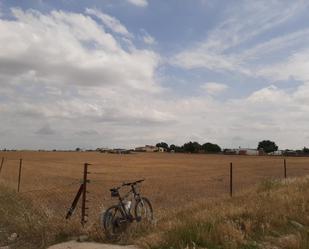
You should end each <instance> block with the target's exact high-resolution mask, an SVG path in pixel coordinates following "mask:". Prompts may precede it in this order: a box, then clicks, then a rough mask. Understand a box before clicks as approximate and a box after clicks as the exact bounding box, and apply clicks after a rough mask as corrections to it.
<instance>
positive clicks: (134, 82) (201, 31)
mask: <svg viewBox="0 0 309 249" xmlns="http://www.w3.org/2000/svg"><path fill="white" fill-rule="evenodd" d="M308 11H309V2H308V1H307V0H294V1H290V0H286V1H284V0H265V1H263V0H261V1H255V0H252V1H250V0H243V1H242V0H232V1H231V0H225V1H224V0H194V1H192V0H162V1H161V0H87V1H74V0H57V1H55V0H53V1H51V0H50V1H47V0H28V1H21V0H16V1H14V0H10V1H5V0H0V86H1V87H0V117H1V119H0V121H1V122H0V148H30V149H38V148H45V149H53V148H61V149H68V148H75V147H82V148H97V147H103V146H109V147H134V146H137V145H144V144H153V143H156V142H159V141H162V140H163V141H166V142H168V143H175V144H183V143H184V142H186V141H189V140H192V141H193V140H194V141H198V142H200V143H204V142H214V143H218V144H219V145H221V146H222V147H238V146H241V147H256V146H257V143H258V141H260V140H263V139H271V140H274V141H275V142H276V143H277V144H278V145H279V147H280V148H283V149H285V148H302V147H303V146H309V15H308Z"/></svg>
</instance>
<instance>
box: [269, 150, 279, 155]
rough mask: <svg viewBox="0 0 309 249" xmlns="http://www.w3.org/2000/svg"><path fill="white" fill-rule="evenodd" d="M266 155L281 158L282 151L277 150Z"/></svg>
mask: <svg viewBox="0 0 309 249" xmlns="http://www.w3.org/2000/svg"><path fill="white" fill-rule="evenodd" d="M268 155H270V156H282V155H283V151H282V150H277V151H274V152H270V153H268Z"/></svg>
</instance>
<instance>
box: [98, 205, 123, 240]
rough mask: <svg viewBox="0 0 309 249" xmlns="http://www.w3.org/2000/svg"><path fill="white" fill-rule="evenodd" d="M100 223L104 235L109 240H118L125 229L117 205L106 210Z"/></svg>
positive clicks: (120, 211)
mask: <svg viewBox="0 0 309 249" xmlns="http://www.w3.org/2000/svg"><path fill="white" fill-rule="evenodd" d="M122 220H124V221H122ZM102 223H103V228H104V232H105V235H106V237H107V238H108V239H110V240H118V239H119V238H120V236H121V234H122V233H123V232H125V230H126V229H127V222H126V219H125V215H124V213H123V211H122V209H121V208H120V207H119V206H117V205H114V206H111V207H110V208H108V209H107V210H106V212H105V213H104V216H103V220H102Z"/></svg>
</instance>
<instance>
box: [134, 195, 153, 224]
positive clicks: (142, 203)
mask: <svg viewBox="0 0 309 249" xmlns="http://www.w3.org/2000/svg"><path fill="white" fill-rule="evenodd" d="M134 212H135V213H134V214H135V219H136V220H137V221H138V222H146V223H147V222H149V223H151V222H152V221H153V209H152V205H151V203H150V201H149V200H148V199H147V198H146V197H142V198H141V199H140V200H138V201H137V202H136V204H135V209H134Z"/></svg>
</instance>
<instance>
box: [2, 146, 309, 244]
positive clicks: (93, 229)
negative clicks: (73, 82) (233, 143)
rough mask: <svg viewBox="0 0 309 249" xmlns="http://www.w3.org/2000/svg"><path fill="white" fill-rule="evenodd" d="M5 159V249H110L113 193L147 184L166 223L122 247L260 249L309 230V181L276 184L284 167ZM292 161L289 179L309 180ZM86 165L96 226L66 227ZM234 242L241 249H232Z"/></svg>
mask: <svg viewBox="0 0 309 249" xmlns="http://www.w3.org/2000/svg"><path fill="white" fill-rule="evenodd" d="M2 157H4V158H5V160H4V163H3V167H2V171H1V174H0V183H1V184H0V200H1V202H0V203H2V205H0V215H1V213H2V215H4V214H6V215H5V218H6V219H5V220H4V227H2V228H1V226H2V225H3V224H1V223H0V231H2V232H0V246H2V245H6V243H7V242H6V239H5V238H7V237H8V236H9V235H10V234H11V233H13V232H17V233H21V234H22V235H21V239H20V240H18V241H17V243H15V244H14V246H15V247H12V248H45V247H46V246H47V245H50V244H53V243H56V242H59V241H65V240H67V239H69V238H70V236H75V235H78V234H80V233H84V232H87V233H88V234H89V236H90V238H91V239H94V240H100V241H102V240H103V241H104V240H105V238H104V235H103V233H102V230H101V228H99V227H98V220H99V219H98V218H99V214H100V212H101V209H102V208H106V207H108V206H109V205H110V204H111V203H112V202H115V201H116V200H112V198H111V197H110V192H109V188H111V187H113V186H117V185H120V184H121V183H122V182H123V181H130V180H136V179H139V178H145V179H146V181H145V182H144V183H143V184H142V193H143V194H144V195H146V196H147V197H149V199H150V200H151V201H152V204H153V206H154V210H155V216H156V218H157V219H158V223H157V226H152V227H148V228H147V229H146V230H144V228H143V227H141V228H138V226H136V227H135V228H134V229H129V234H127V235H126V236H127V237H126V238H124V240H123V242H124V243H133V242H134V243H135V242H136V243H137V244H139V245H140V246H141V247H142V248H170V247H173V248H185V247H187V248H191V247H192V248H195V244H192V243H193V242H194V243H196V244H197V245H199V246H202V247H203V248H205V246H207V248H234V249H236V248H237V249H238V248H252V249H253V248H257V247H256V245H255V244H254V243H255V242H254V240H255V239H256V240H258V241H261V243H264V242H263V241H266V239H265V238H266V237H267V236H268V235H269V234H270V235H272V234H271V233H270V232H272V231H273V230H276V231H279V232H280V231H281V230H282V229H283V228H284V229H283V230H284V231H282V234H281V232H280V236H288V235H289V233H293V234H295V232H297V231H294V230H295V229H294V228H293V227H291V224H290V223H289V222H290V220H294V221H298V222H301V223H303V224H304V225H306V224H307V223H308V222H307V220H306V219H307V218H306V217H307V216H306V214H307V213H308V212H307V208H306V207H307V206H308V205H307V204H306V203H308V195H307V192H306V191H307V190H306V189H307V188H306V186H307V184H308V181H307V180H306V179H308V178H305V179H304V180H300V181H299V182H296V183H295V184H294V185H295V186H294V185H293V179H292V180H291V181H282V182H280V181H275V180H274V181H273V179H282V178H283V159H284V158H282V157H252V156H225V155H202V154H199V155H194V154H168V153H137V154H130V155H114V154H102V153H96V152H29V151H28V152H2V153H0V160H1V159H2ZM20 158H22V159H23V164H22V172H21V173H22V174H21V175H22V177H21V188H20V193H19V194H16V193H15V192H12V191H11V190H10V189H12V190H14V189H16V188H17V179H18V169H19V159H20ZM286 160H287V174H288V176H289V177H294V176H304V175H307V174H308V173H309V158H300V157H299V158H292V157H290V158H287V159H286ZM0 162H1V161H0ZM85 162H88V163H91V164H92V165H91V166H89V171H90V172H91V174H90V175H89V178H90V180H91V182H90V184H89V185H88V190H89V191H90V193H89V194H88V199H89V201H90V202H89V203H88V206H89V210H88V213H89V222H88V223H87V226H86V227H85V229H82V228H81V226H80V224H79V221H80V212H76V213H75V214H74V216H73V218H72V220H71V221H68V222H65V219H64V217H65V214H66V212H67V210H68V208H69V207H70V204H71V202H72V200H73V198H74V196H75V194H76V191H77V189H78V187H79V185H80V183H81V178H82V172H83V164H84V163H85ZM230 162H233V167H234V171H233V174H234V194H235V195H236V197H235V198H233V199H230V198H228V194H229V165H230ZM269 179H272V180H271V181H269ZM290 182H291V183H292V185H291V184H289V183H290ZM284 184H287V185H284ZM255 185H257V188H256V187H254V186H255ZM3 186H6V187H3ZM285 186H286V187H285ZM7 187H8V188H7ZM261 187H262V188H261ZM279 187H280V188H279ZM256 190H258V192H256ZM260 190H261V191H262V192H259V191H260ZM270 190H271V191H274V192H269V191H270ZM124 191H125V190H124ZM272 193H273V194H272ZM272 195H273V197H272ZM282 196H284V198H282ZM217 197H222V198H217ZM29 198H30V199H31V200H32V201H31V202H29ZM205 200H206V201H205ZM257 204H259V205H257ZM294 204H295V205H294ZM291 207H293V208H291ZM294 207H295V208H294ZM79 208H80V205H79ZM296 209H297V210H296ZM197 210H198V212H196V211H197ZM273 210H276V212H275V213H274V212H273ZM78 211H80V210H78ZM246 217H247V218H246ZM263 217H264V218H263ZM244 218H246V219H247V220H245V221H244V222H245V224H247V223H248V222H249V223H248V224H249V225H250V224H251V225H250V227H251V228H250V227H249V228H250V229H251V230H250V229H249V228H248V229H249V230H248V231H247V230H246V231H245V232H244V231H242V230H241V229H242V228H241V227H242V226H239V224H238V223H239V221H242V219H244ZM270 221H271V223H269V222H270ZM192 222H193V223H192ZM237 222H238V223H237ZM246 226H247V225H246ZM265 226H266V227H267V231H268V230H269V231H268V232H267V233H266V232H264V231H266V230H265V229H264V228H265ZM226 227H227V228H226ZM260 227H262V228H260ZM132 228H133V227H132ZM281 228H282V229H281ZM1 229H2V230H1ZM3 229H4V231H6V232H5V233H3ZM205 229H206V230H205ZM246 229H247V228H246ZM261 229H262V230H261ZM280 229H281V230H280ZM293 229H294V230H293ZM162 231H163V232H164V233H162ZM261 231H262V232H263V233H262V234H261ZM287 231H288V232H289V233H287ZM247 233H248V234H250V236H249V235H248V236H249V237H246V236H247V235H246V234H247ZM286 234H287V235H286ZM201 236H202V237H201ZM226 236H228V237H229V238H231V240H229V241H232V242H233V243H234V244H233V245H232V244H230V242H228V244H227V242H226ZM261 236H262V237H261ZM265 236H266V237H265ZM276 236H279V235H276ZM289 236H290V235H289ZM295 236H298V237H297V239H296V237H295ZM255 237H256V238H255ZM267 238H268V237H267ZM293 238H294V240H293V241H294V242H295V241H297V243H298V244H297V245H298V246H297V247H295V246H294V244H295V243H296V242H295V243H294V242H293V243H294V244H293V246H292V247H288V248H291V249H292V248H293V249H295V248H299V249H302V248H308V247H307V245H308V244H309V238H307V237H306V234H305V233H304V234H302V233H296V235H294V237H293ZM210 242H211V243H214V244H209V243H210ZM232 242H231V243H232ZM251 242H252V243H253V244H252V246H251V244H250V243H251ZM275 242H276V243H277V240H276V241H275ZM279 242H280V241H279ZM279 242H278V243H279ZM248 243H249V244H248ZM267 243H268V242H267ZM271 243H272V242H271ZM211 245H213V246H211ZM215 245H224V246H223V247H216V246H215ZM240 245H244V247H241V246H240ZM248 245H250V246H248Z"/></svg>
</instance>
